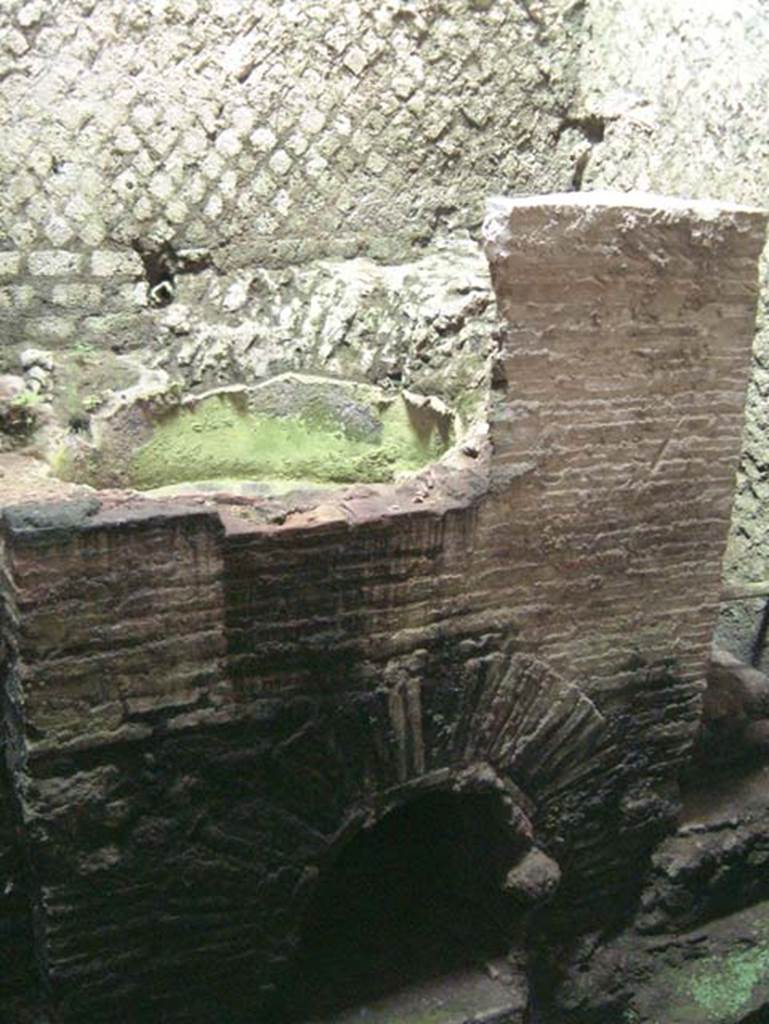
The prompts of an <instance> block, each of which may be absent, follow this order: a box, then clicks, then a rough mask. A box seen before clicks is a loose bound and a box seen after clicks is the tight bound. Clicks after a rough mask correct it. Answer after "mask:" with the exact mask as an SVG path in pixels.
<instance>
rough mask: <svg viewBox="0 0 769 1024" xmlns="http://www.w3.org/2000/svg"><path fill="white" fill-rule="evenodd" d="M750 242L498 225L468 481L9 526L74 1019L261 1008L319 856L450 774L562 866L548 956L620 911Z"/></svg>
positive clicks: (26, 780)
mask: <svg viewBox="0 0 769 1024" xmlns="http://www.w3.org/2000/svg"><path fill="white" fill-rule="evenodd" d="M764 226H765V220H764V217H763V216H762V215H760V214H757V213H753V212H747V211H739V210H726V211H719V210H716V209H715V208H713V207H710V206H708V207H697V206H691V205H690V204H686V203H675V202H668V201H660V203H659V205H653V206H652V205H650V204H649V202H647V201H644V200H643V199H642V198H641V199H636V200H633V199H632V197H631V198H630V199H618V198H617V197H609V198H607V199H605V200H604V201H603V202H602V203H599V204H598V205H596V203H595V197H593V198H592V199H591V198H590V197H588V196H565V197H561V198H559V199H555V200H551V201H539V202H534V203H525V202H518V203H516V202H506V203H502V204H501V205H499V206H498V207H497V208H496V212H494V214H493V216H492V217H491V218H490V220H489V223H488V228H487V234H488V245H489V256H490V260H491V265H492V276H493V279H494V284H495V288H496V291H497V297H498V303H499V308H500V312H501V314H502V317H503V321H504V326H503V333H502V338H501V346H502V347H501V358H500V365H499V366H498V367H497V370H496V373H495V380H496V390H495V401H494V407H493V409H492V415H491V440H492V446H493V454H492V455H491V462H490V475H489V477H488V479H485V480H484V479H482V476H483V474H482V472H481V468H482V466H483V465H484V463H483V460H482V459H481V460H480V461H481V466H480V467H479V468H477V469H476V470H475V471H474V472H471V471H469V470H468V469H465V470H464V471H463V472H458V473H457V474H456V475H455V476H452V474H451V472H450V471H449V470H447V469H446V468H445V467H443V468H441V469H440V470H439V469H433V470H431V471H430V473H429V474H428V475H427V476H426V477H425V478H424V479H419V480H415V481H411V482H410V483H409V484H405V485H403V486H401V487H399V488H397V489H390V490H388V489H387V488H375V487H373V488H352V489H351V490H349V491H346V492H344V493H343V494H342V496H341V497H340V498H339V499H338V500H333V499H329V500H328V501H326V502H324V503H323V504H321V505H319V506H317V507H316V508H315V509H314V510H313V511H309V512H290V513H287V514H286V516H285V519H284V521H282V522H280V521H278V522H267V523H265V522H261V523H259V522H255V521H254V520H253V519H252V518H249V515H248V512H247V514H246V515H245V516H243V515H238V513H237V508H231V509H230V510H229V511H228V512H226V513H225V514H224V515H223V520H224V527H225V528H224V529H223V528H222V521H221V518H220V515H219V514H218V513H217V512H216V511H215V510H214V509H211V508H205V507H198V508H185V507H183V506H180V505H179V504H173V503H169V504H168V505H166V506H164V505H159V504H157V503H152V502H145V501H142V500H140V499H136V498H133V499H130V498H126V497H123V498H122V499H121V498H118V497H116V496H115V495H114V494H107V495H103V496H102V498H101V499H98V498H97V499H93V500H86V501H80V502H67V503H63V504H61V505H56V504H49V505H38V506H31V507H27V508H24V507H20V508H17V509H10V510H8V511H6V512H5V514H4V516H3V533H4V536H5V539H6V544H7V553H6V563H7V571H8V582H7V584H6V589H7V592H8V594H9V595H10V598H11V603H12V605H13V607H14V608H15V609H17V617H18V622H17V624H16V625H15V626H14V628H13V629H11V630H10V631H9V637H10V645H9V652H10V655H9V660H10V671H9V675H8V677H7V683H6V686H7V707H6V723H7V725H8V729H9V740H10V749H9V764H10V766H11V769H12V778H13V786H14V790H15V796H16V799H17V800H18V801H19V803H20V806H21V810H22V813H23V815H24V822H25V844H26V847H27V850H28V853H29V858H30V863H31V865H32V868H33V876H32V877H33V878H34V879H35V882H34V884H33V886H32V890H31V903H32V907H33V909H34V912H35V916H36V921H37V949H38V953H39V955H40V958H41V961H42V962H43V963H44V965H45V972H46V979H47V982H48V984H49V985H50V988H51V993H52V996H53V999H54V1002H55V1005H56V1006H57V1007H58V1010H59V1011H60V1013H61V1015H62V1017H63V1019H64V1020H66V1021H69V1020H73V1021H74V1020H76V1019H81V1018H82V1016H83V1015H84V1014H87V1015H89V1019H92V1020H94V1021H109V1020H113V1019H114V1017H115V1012H116V1007H119V1008H120V1010H121V1012H126V1009H127V1008H131V1012H133V1013H135V1014H139V1013H141V1014H142V1019H145V1020H147V1021H154V1020H158V1021H160V1020H163V1021H170V1020H173V1021H180V1022H181V1021H183V1020H189V1021H192V1020H200V1021H205V1020H207V1019H210V1017H211V1015H212V1014H214V1013H217V1012H219V1013H221V1012H222V1010H223V1009H224V1010H225V1011H226V1010H227V1008H228V1007H229V1006H230V1005H231V1001H232V999H234V998H235V993H238V998H241V999H245V1000H247V1001H249V1003H250V1005H252V1006H253V1007H255V1008H258V1007H259V1006H262V1005H264V1002H265V1001H266V1000H268V999H269V998H270V995H271V993H272V992H273V991H274V985H275V984H276V982H278V981H279V980H280V978H281V976H282V972H283V971H284V970H285V968H286V966H287V965H288V964H289V963H290V961H291V957H292V954H293V952H294V950H295V948H296V943H297V941H298V931H299V925H300V922H301V918H302V913H303V910H304V909H305V908H306V906H307V901H308V899H310V898H311V896H312V892H313V889H314V886H315V884H316V883H317V879H318V877H319V872H321V871H322V868H323V865H324V864H325V863H326V862H327V858H328V857H329V855H330V851H332V850H334V849H337V848H338V846H339V844H340V843H343V842H344V841H345V840H346V838H349V836H350V835H352V834H354V833H355V831H356V830H357V829H359V828H360V827H362V824H363V823H364V822H367V821H372V820H376V819H377V818H378V817H380V816H381V815H382V814H383V813H385V811H386V810H387V809H388V808H390V807H392V806H394V805H396V804H397V803H398V802H399V801H403V800H406V799H409V798H410V796H413V795H414V794H415V793H418V792H420V791H424V790H426V789H430V788H431V787H438V788H440V787H446V786H450V785H455V784H459V783H458V781H457V780H459V779H461V778H463V777H464V776H465V775H466V774H467V772H473V771H475V772H477V771H479V770H480V771H481V776H483V777H486V778H487V779H489V778H490V779H492V780H499V779H504V780H506V781H507V784H508V785H510V786H512V787H513V789H512V792H514V793H516V794H519V796H518V797H516V799H519V801H520V804H521V806H522V807H523V808H525V810H526V813H527V814H528V815H529V817H530V822H531V830H532V835H533V836H535V837H536V840H537V842H538V843H539V844H541V845H542V846H543V847H544V848H546V849H547V850H549V851H550V852H551V854H552V855H553V856H554V857H555V858H556V859H557V860H558V861H559V863H560V864H561V865H562V870H563V882H562V885H561V889H560V892H559V896H558V898H557V899H556V900H555V901H554V902H553V905H552V909H551V912H550V917H549V919H548V920H549V922H550V924H549V926H550V927H552V928H553V929H556V928H557V929H565V930H567V931H568V930H571V931H572V932H573V931H574V929H575V922H578V923H579V925H578V926H579V927H581V928H590V927H599V926H606V924H607V918H609V919H610V918H611V915H612V914H616V913H618V912H620V911H621V909H622V908H623V907H624V906H627V905H628V901H629V900H631V899H632V897H633V894H634V893H635V892H636V886H637V884H638V879H639V877H640V868H641V866H642V865H643V863H644V858H645V856H646V855H647V853H648V851H649V849H650V847H651V846H652V845H653V844H654V842H655V841H656V840H657V839H658V838H659V836H660V834H661V832H662V831H663V830H664V829H665V828H666V827H667V825H668V824H669V822H670V821H671V820H672V817H673V816H674V814H675V812H676V779H677V776H678V773H679V769H680V767H681V763H682V761H683V759H684V758H685V756H686V754H687V752H688V750H689V747H690V744H691V740H692V736H693V732H694V729H695V727H696V723H697V716H698V709H699V700H700V696H701V683H700V676H701V673H702V669H703V666H704V661H705V658H706V655H707V645H708V641H709V636H710V631H711V629H712V624H713V618H714V613H715V609H716V605H717V597H718V590H719V560H720V556H721V550H722V546H723V542H724V536H725V530H726V523H727V518H728V509H729V499H730V494H731V488H732V477H731V473H730V472H729V469H730V467H731V466H733V463H734V459H735V458H736V453H737V449H738V439H739V425H740V409H741V402H742V387H743V384H744V379H745V375H746V373H747V367H748V360H749V339H750V331H751V324H752V307H753V303H754V301H755V295H756V281H755V265H756V258H757V255H758V251H759V248H760V245H761V242H762V235H763V230H764ZM715 279H717V280H719V282H720V286H719V288H718V290H717V291H716V292H715V293H714V292H713V290H712V282H713V280H715ZM618 352H621V353H622V356H623V358H622V359H619V358H618ZM100 501H101V504H100ZM9 607H10V605H9ZM484 773H485V775H484ZM500 784H501V783H500ZM609 923H610V921H609ZM223 965H226V966H227V970H226V971H224V970H223Z"/></svg>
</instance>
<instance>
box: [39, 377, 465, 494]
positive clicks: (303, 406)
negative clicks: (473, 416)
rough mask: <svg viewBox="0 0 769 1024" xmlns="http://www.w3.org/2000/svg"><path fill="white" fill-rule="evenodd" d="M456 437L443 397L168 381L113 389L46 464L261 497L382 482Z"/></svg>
mask: <svg viewBox="0 0 769 1024" xmlns="http://www.w3.org/2000/svg"><path fill="white" fill-rule="evenodd" d="M459 431H460V425H459V422H458V419H457V417H456V416H455V414H454V413H453V412H452V410H451V409H449V407H448V406H447V405H446V404H445V403H444V402H443V401H442V400H440V399H438V398H436V397H434V396H429V395H420V394H416V393H414V392H410V391H405V390H404V391H400V392H394V391H392V392H388V391H385V390H384V389H382V388H380V387H377V386H374V385H370V384H364V383H360V382H352V381H344V380H333V379H328V378H323V377H318V376H312V375H307V374H295V373H285V374H281V375H279V376H276V377H273V378H271V379H268V380H267V381H264V382H263V383H260V384H257V385H255V386H251V387H249V386H245V385H235V386H228V387H220V388H214V389H210V390H208V391H205V392H203V393H200V394H195V395H189V396H184V397H182V396H180V395H179V394H178V392H177V391H175V390H174V389H173V388H170V387H168V386H167V385H166V383H165V382H162V381H161V382H159V383H156V384H155V386H154V387H152V386H150V387H147V385H146V383H145V384H143V385H139V386H136V387H134V388H131V389H128V390H126V391H124V392H120V393H117V394H116V395H115V396H114V397H113V399H112V400H111V401H110V402H108V403H107V406H106V407H105V409H104V410H103V411H101V412H100V413H98V414H96V415H95V416H93V417H92V418H91V423H90V428H89V430H88V432H87V433H83V432H69V433H68V434H67V435H66V436H65V437H64V438H63V439H61V441H60V443H59V444H58V445H57V446H56V447H55V448H54V450H53V453H52V456H51V462H52V466H53V470H54V473H55V475H57V476H58V477H60V478H61V479H63V480H67V481H72V482H77V483H85V484H89V485H91V486H93V487H97V488H104V487H124V488H133V489H137V490H142V491H147V490H156V489H168V488H171V493H173V492H174V491H178V490H179V489H180V485H182V488H181V489H184V488H185V486H187V485H190V484H193V483H194V484H195V487H196V489H202V490H206V489H208V490H211V489H214V490H237V489H238V488H241V487H242V486H243V482H244V481H253V482H259V484H260V485H261V486H262V488H263V489H266V490H268V491H270V492H281V491H286V490H290V489H292V488H293V487H296V486H297V485H301V486H307V485H310V486H312V485H329V484H341V483H352V482H361V483H387V482H391V481H394V480H396V479H398V477H399V476H400V475H403V474H404V473H405V474H408V473H412V472H414V471H416V470H419V469H421V468H422V467H424V466H425V465H427V464H429V463H431V462H433V461H435V460H436V459H438V458H440V457H441V455H443V454H444V453H445V452H446V451H447V449H448V448H449V447H450V446H451V444H452V443H453V442H454V441H455V440H456V438H457V435H458V434H459Z"/></svg>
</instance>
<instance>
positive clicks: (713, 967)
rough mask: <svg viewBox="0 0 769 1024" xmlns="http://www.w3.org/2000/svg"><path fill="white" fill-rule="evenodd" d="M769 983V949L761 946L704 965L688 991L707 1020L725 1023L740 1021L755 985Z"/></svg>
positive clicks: (694, 974) (692, 977)
mask: <svg viewBox="0 0 769 1024" xmlns="http://www.w3.org/2000/svg"><path fill="white" fill-rule="evenodd" d="M768 981H769V946H767V945H759V946H754V947H753V948H751V949H741V950H737V951H736V952H734V953H730V954H729V955H728V956H726V957H708V958H707V959H706V960H703V961H701V962H700V963H698V964H697V966H696V968H695V969H694V970H693V971H692V972H691V975H690V977H689V978H688V979H687V982H686V989H687V990H688V994H689V995H690V996H691V998H692V1000H693V1001H694V1003H695V1004H696V1005H697V1007H699V1009H700V1011H701V1012H702V1013H703V1014H705V1015H706V1016H705V1019H707V1020H711V1021H722V1020H732V1019H738V1018H739V1016H740V1014H741V1013H742V1012H744V1011H745V1010H746V1009H747V1008H748V1007H749V1005H750V1001H751V998H752V995H753V989H754V988H755V987H756V985H758V984H759V983H761V982H763V983H764V984H766V983H767V982H768ZM693 1019H694V1018H693ZM699 1019H703V1018H702V1017H700V1018H699Z"/></svg>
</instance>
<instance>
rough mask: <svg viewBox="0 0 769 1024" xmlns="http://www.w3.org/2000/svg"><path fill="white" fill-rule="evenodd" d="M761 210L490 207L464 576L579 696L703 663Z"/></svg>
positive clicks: (539, 202)
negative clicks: (479, 454) (477, 499)
mask: <svg viewBox="0 0 769 1024" xmlns="http://www.w3.org/2000/svg"><path fill="white" fill-rule="evenodd" d="M765 220H766V218H765V216H764V214H763V213H762V212H761V211H757V210H751V209H747V208H738V207H722V206H717V205H715V204H712V203H706V202H695V201H688V200H671V199H665V198H662V197H657V196H647V195H642V194H629V195H626V194H619V193H617V194H613V193H597V192H594V193H575V194H566V195H554V196H545V197H537V198H522V199H510V200H494V201H493V202H492V204H491V206H490V211H489V215H488V217H487V220H486V224H485V246H486V252H487V255H488V258H489V261H490V265H491V273H492V278H493V284H494V288H495V291H496V296H497V302H498V309H499V314H500V317H501V319H502V321H503V329H502V342H501V353H500V357H499V366H498V373H497V378H498V384H497V390H496V392H495V400H494V403H493V411H492V416H491V437H492V441H493V446H494V456H493V466H492V490H493V494H492V497H491V499H490V500H489V502H488V503H487V504H486V507H485V510H484V513H483V516H482V519H481V527H480V529H481V536H480V549H481V551H482V555H481V557H480V558H479V560H478V564H477V567H476V575H475V581H474V585H475V588H476V593H477V594H478V599H479V601H481V602H485V603H493V604H494V605H495V606H496V607H498V608H500V610H501V611H502V612H504V613H505V614H507V616H508V618H509V620H510V622H511V624H512V625H513V626H514V627H515V630H516V632H517V635H518V637H519V639H520V643H521V644H522V645H523V646H524V647H528V648H529V649H532V650H535V651H538V652H541V653H542V654H543V656H544V657H546V658H547V659H548V660H549V661H550V662H551V663H552V664H554V665H555V666H556V667H558V668H559V669H561V670H563V671H565V672H567V673H568V675H569V677H571V678H576V679H578V680H579V681H580V682H581V684H583V685H586V686H588V688H590V687H592V688H593V690H594V691H598V690H602V689H604V690H611V689H613V688H616V686H617V685H618V684H619V683H621V681H622V680H623V678H625V677H626V675H627V672H628V671H630V670H631V669H634V668H638V666H639V665H641V664H644V663H646V664H653V663H655V662H659V661H661V660H662V659H666V660H667V662H668V664H669V665H670V667H671V672H674V673H675V675H676V677H677V678H678V679H679V680H682V681H687V680H689V681H691V680H693V679H696V678H697V676H698V675H699V674H700V673H701V671H702V668H703V662H704V660H705V658H706V656H707V652H708V648H709V643H710V638H711V635H712V629H713V624H714V619H715V614H716V610H717V602H718V597H719V589H720V574H721V558H722V553H723V547H724V542H725V536H726V530H727V526H728V520H729V513H730V509H731V503H732V493H733V490H734V476H735V468H736V463H737V456H738V452H739V445H740V433H741V428H742V417H743V406H744V401H745V387H746V382H747V376H748V370H749V363H750V349H751V339H752V335H753V324H754V316H755V303H756V294H757V286H756V285H757V283H756V261H757V258H758V254H759V252H760V249H761V246H762V242H763V238H764V231H765ZM671 717H672V718H674V717H675V711H674V710H671Z"/></svg>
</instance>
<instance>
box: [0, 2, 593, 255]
mask: <svg viewBox="0 0 769 1024" xmlns="http://www.w3.org/2000/svg"><path fill="white" fill-rule="evenodd" d="M573 6H574V5H573V4H567V3H565V2H564V0H551V2H549V3H545V4H540V5H538V7H539V8H541V10H540V11H539V13H538V14H537V16H536V17H533V16H532V14H531V12H528V13H527V11H526V9H525V8H524V6H523V5H518V4H515V3H506V2H505V3H502V2H493V0H492V2H480V0H475V2H468V0H449V2H447V3H445V4H442V5H440V6H438V5H435V4H434V3H432V2H430V0H409V2H405V0H403V2H401V0H388V2H385V3H380V2H373V0H366V2H360V3H355V2H345V3H335V4H319V3H316V2H312V0H294V2H290V3H289V2H286V3H280V4H277V3H268V2H261V3H260V2H256V3H249V4H246V5H243V4H237V3H223V2H219V3H215V4H208V3H206V4H201V3H197V2H195V0H135V2H132V3H131V4H125V3H122V2H121V0H103V2H100V3H98V4H94V3H93V2H92V0H72V2H69V3H66V4H58V5H54V4H30V3H22V2H15V3H14V2H13V0H11V2H9V3H7V4H5V5H4V9H3V11H2V13H0V36H1V38H2V43H1V44H0V47H1V49H0V53H1V54H2V56H1V57H0V74H3V75H4V76H5V78H4V83H3V95H2V100H0V103H1V104H2V105H1V106H0V120H1V121H2V131H3V138H4V149H5V159H4V161H3V163H4V167H3V187H2V191H1V192H0V195H1V197H2V198H0V204H1V208H0V216H1V217H2V228H3V230H4V232H5V233H7V234H8V236H9V237H10V238H12V239H16V240H17V241H16V244H18V245H21V246H29V245H33V244H38V243H39V242H42V243H43V244H45V245H54V246H63V245H71V244H74V245H75V246H77V245H83V246H85V247H87V248H88V247H92V246H95V245H99V244H100V243H101V241H102V240H103V239H104V238H105V237H106V238H109V239H111V240H113V241H115V242H119V243H120V242H122V243H127V242H130V241H132V240H133V239H135V238H136V237H137V236H145V235H146V234H147V232H148V231H151V233H152V235H153V236H155V237H157V238H160V239H168V240H175V241H176V242H180V243H182V242H187V241H188V240H189V232H190V231H192V233H193V235H195V236H198V235H199V234H201V232H202V233H204V234H205V236H206V239H207V242H208V243H209V244H210V245H212V246H213V245H219V244H222V243H227V242H228V241H229V240H230V239H233V238H235V237H237V238H239V239H248V241H249V242H250V247H249V257H248V258H249V259H251V258H253V257H254V256H256V255H260V256H261V257H262V258H264V259H271V260H273V261H274V260H275V258H278V259H280V258H283V259H288V260H289V261H290V260H291V259H292V258H295V257H296V256H297V255H298V256H300V257H301V256H306V255H322V254H325V251H326V250H328V249H329V247H331V246H332V241H331V240H332V239H336V238H338V237H340V236H346V237H348V238H349V237H351V236H352V237H355V238H356V239H357V240H358V242H359V245H360V247H361V248H366V247H367V243H370V240H371V238H372V237H377V238H379V239H384V242H385V243H386V245H389V249H390V252H389V255H390V256H393V255H396V253H395V251H394V250H395V249H401V248H402V247H403V244H404V243H406V244H408V243H409V242H413V241H414V240H420V241H422V242H423V241H424V238H425V237H429V236H430V235H431V234H432V232H433V231H434V230H435V229H436V228H440V227H452V226H463V227H465V226H470V225H473V224H475V223H477V221H478V219H479V217H480V211H481V208H482V201H483V197H484V196H485V195H487V194H488V193H489V192H490V191H495V190H507V191H510V190H511V189H514V190H517V191H521V190H525V189H526V188H527V187H532V186H533V185H536V188H537V189H540V190H541V189H543V188H544V187H547V185H548V184H550V185H556V184H558V183H559V181H558V180H556V179H557V177H558V175H557V174H556V173H554V174H553V181H551V182H549V183H548V182H547V181H545V180H544V179H545V178H546V177H547V173H543V163H544V161H543V158H546V156H547V150H548V148H549V147H550V146H551V143H552V137H553V132H554V130H555V129H556V128H557V125H558V123H559V119H560V116H561V113H562V111H563V110H564V109H565V107H566V105H567V104H568V102H569V99H570V96H571V72H570V71H569V69H568V58H569V56H570V55H572V54H573V46H574V45H575V44H573V43H571V42H570V41H569V27H570V26H569V15H568V14H567V12H568V10H569V8H570V7H573ZM503 97H504V102H500V100H501V98H503ZM560 183H562V182H560ZM30 224H32V225H34V228H31V227H30ZM33 232H34V233H33ZM275 239H278V240H281V241H282V242H283V243H284V244H282V245H280V246H278V248H277V249H276V248H275V245H274V244H273V243H274V241H275ZM195 240H196V241H197V240H198V239H197V237H196V238H195ZM289 240H292V241H291V242H289ZM297 240H301V244H300V243H299V242H298V241H297ZM380 244H381V243H380ZM232 259H234V260H237V255H236V254H232Z"/></svg>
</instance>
